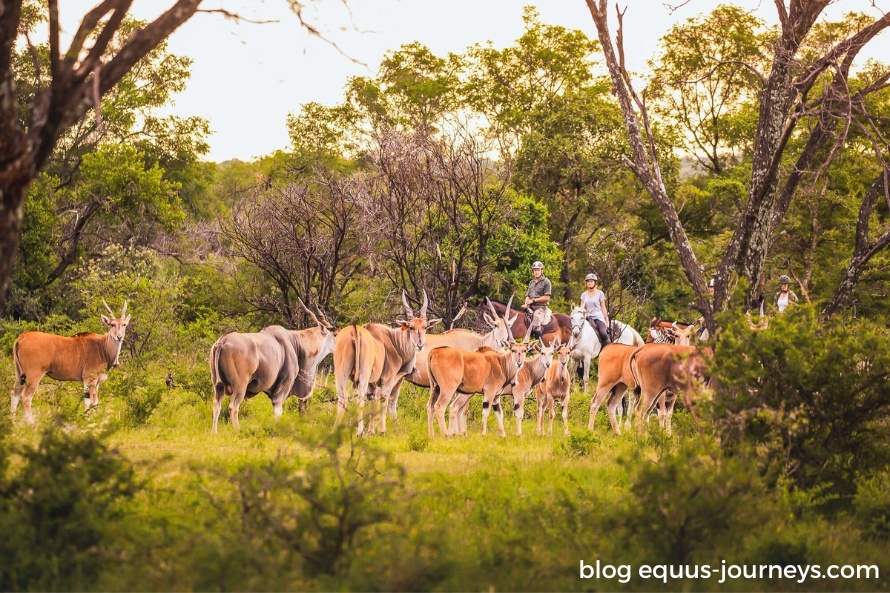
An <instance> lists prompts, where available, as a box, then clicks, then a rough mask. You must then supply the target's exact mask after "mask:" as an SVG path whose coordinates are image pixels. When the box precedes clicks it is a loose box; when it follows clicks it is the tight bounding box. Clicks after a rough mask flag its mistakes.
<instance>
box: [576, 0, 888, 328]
mask: <svg viewBox="0 0 890 593" xmlns="http://www.w3.org/2000/svg"><path fill="white" fill-rule="evenodd" d="M827 5H828V0H819V1H815V2H807V3H799V2H792V3H791V4H790V7H788V8H786V6H785V5H784V3H780V2H776V8H777V11H778V13H779V35H778V38H777V40H776V42H775V43H774V44H773V53H772V60H771V65H770V71H769V73H768V74H765V75H764V74H761V75H760V79H761V84H760V92H759V98H760V105H759V109H760V111H759V116H758V123H757V128H756V133H755V139H754V144H753V152H752V163H751V176H750V181H749V184H748V188H747V201H746V203H745V205H744V208H743V211H742V213H741V215H740V216H739V217H738V220H737V223H736V225H735V230H734V232H733V236H732V238H731V240H730V241H729V244H728V246H727V249H726V252H725V255H724V256H723V258H722V261H721V262H720V265H719V266H718V268H717V274H716V277H715V291H714V300H713V303H712V302H711V300H710V298H709V297H708V294H707V287H706V285H705V280H704V276H703V274H702V271H701V270H702V268H701V266H700V265H699V261H698V259H697V258H696V255H695V253H694V251H693V249H692V246H691V245H690V242H689V239H688V237H687V235H686V231H685V229H684V227H683V224H682V223H681V221H680V219H679V218H678V216H677V210H676V208H675V206H674V204H673V202H672V200H671V197H670V195H669V193H668V190H667V188H666V186H665V183H664V179H663V175H662V170H661V166H660V162H659V155H658V154H657V152H656V150H655V143H654V135H653V131H652V122H651V120H650V118H649V112H648V109H647V106H646V104H645V101H644V100H643V98H641V96H640V95H638V94H637V93H636V91H635V90H634V88H633V85H632V82H631V77H630V75H629V73H628V72H627V69H626V68H625V65H624V54H623V51H624V50H623V44H622V29H621V22H622V16H623V13H622V12H620V11H619V12H618V23H619V28H618V33H617V38H616V42H615V43H613V41H612V38H611V33H610V31H609V24H608V18H607V0H598V1H597V0H587V6H588V8H589V9H590V13H591V16H592V17H593V21H594V24H595V25H596V28H597V32H598V35H599V39H600V43H601V45H602V48H603V55H604V57H605V60H606V66H607V67H608V69H609V74H610V76H611V79H612V85H613V89H614V90H615V92H616V94H617V96H618V100H619V104H620V105H621V110H622V113H623V114H624V118H625V124H626V128H627V133H628V137H629V140H630V143H631V154H632V156H631V157H625V158H624V161H625V163H626V164H627V165H628V166H629V167H630V168H631V169H632V170H633V171H634V174H635V175H636V176H637V177H638V178H639V179H640V181H641V183H643V185H644V186H645V187H646V190H647V191H648V193H649V195H650V196H651V197H652V199H653V201H654V202H655V203H656V205H657V206H658V208H659V210H660V212H661V214H662V217H663V218H664V220H665V223H666V225H667V227H668V231H669V233H670V236H671V240H672V241H673V243H674V247H675V249H676V250H677V253H678V256H679V259H680V263H681V265H682V267H683V270H684V273H685V275H686V278H687V281H688V282H689V284H690V285H691V286H692V288H693V290H694V291H695V293H696V295H697V297H698V300H697V301H696V305H695V306H696V308H697V309H699V310H700V311H701V312H702V314H703V316H704V317H705V321H706V324H707V325H708V327H709V329H711V330H712V331H713V330H715V329H716V322H715V320H714V310H715V308H716V309H720V308H722V307H724V306H725V305H726V303H727V297H728V294H729V291H730V289H731V288H732V286H733V285H734V283H735V281H736V280H737V279H738V278H739V277H743V278H747V279H749V280H750V281H751V284H750V286H751V288H750V292H749V295H748V296H749V297H750V296H752V295H753V293H754V291H756V290H757V289H758V287H759V281H760V279H761V274H762V271H763V266H764V262H765V260H766V258H767V256H768V254H769V249H770V245H771V243H772V240H773V238H774V234H775V231H776V229H777V227H778V225H779V223H780V222H781V221H782V220H783V218H784V215H785V213H786V211H787V209H788V205H789V204H790V202H791V200H792V198H793V196H794V195H795V193H796V191H797V189H798V188H799V186H800V184H801V182H802V180H803V178H804V177H805V176H806V175H807V173H808V172H809V171H812V170H813V169H817V168H818V167H819V164H820V163H819V157H820V156H824V155H822V150H823V149H824V148H825V147H826V146H829V145H831V144H832V142H833V143H834V145H835V146H838V147H841V146H843V140H844V138H845V134H844V133H840V134H838V133H836V132H837V129H838V127H839V125H840V124H841V123H842V122H847V121H849V120H850V118H851V117H852V115H853V113H854V110H858V109H860V108H861V106H862V104H863V102H862V101H861V100H860V99H859V98H860V97H864V96H865V95H867V94H869V93H872V92H875V91H878V90H881V89H882V88H884V87H885V86H886V85H887V81H888V78H890V72H886V73H884V74H883V75H882V76H880V77H878V78H877V80H876V81H875V83H874V84H872V85H870V86H869V87H866V88H864V89H861V90H860V91H858V93H857V95H856V96H854V95H852V93H851V90H850V88H849V87H848V85H847V81H848V80H849V79H850V68H851V66H852V64H853V61H854V60H855V58H856V57H857V55H858V54H859V51H860V50H861V49H862V47H864V46H865V44H867V43H868V42H869V41H870V40H871V39H873V38H874V37H875V35H877V34H878V33H880V32H881V31H883V30H884V29H885V28H886V27H887V26H888V25H890V12H887V13H884V14H883V15H882V16H881V17H880V18H878V19H875V20H870V21H869V24H867V25H864V26H861V27H856V28H855V30H854V31H850V32H849V33H848V34H847V35H845V36H843V37H841V38H839V39H831V40H830V43H828V44H826V45H825V46H824V47H821V48H820V47H819V45H818V44H811V45H809V46H807V45H806V44H805V42H806V40H807V36H808V35H809V34H810V33H811V31H812V30H813V26H814V24H815V22H816V20H817V18H818V17H819V16H820V15H821V13H822V11H823V10H824V9H825V7H826V6H827ZM817 32H818V30H817ZM817 41H818V39H817ZM854 99H855V100H854ZM807 117H812V118H813V119H814V120H815V121H814V125H813V126H811V128H810V129H809V130H804V131H801V130H799V129H798V124H799V123H800V122H801V121H803V120H804V119H805V118H807ZM795 132H801V133H803V134H805V135H806V138H807V139H806V143H805V145H804V148H803V149H802V151H801V152H800V153H799V154H798V155H796V157H792V156H791V155H790V154H788V153H787V149H788V147H789V140H790V139H791V137H792V135H793V134H794V133H795ZM832 152H833V153H836V152H837V151H832ZM783 157H785V158H790V159H793V160H794V164H793V167H792V169H791V172H790V173H789V174H788V176H787V177H786V178H785V179H782V178H781V177H780V172H781V169H780V165H781V164H782V162H783ZM830 158H831V157H830ZM823 162H824V160H823ZM746 300H747V299H746Z"/></svg>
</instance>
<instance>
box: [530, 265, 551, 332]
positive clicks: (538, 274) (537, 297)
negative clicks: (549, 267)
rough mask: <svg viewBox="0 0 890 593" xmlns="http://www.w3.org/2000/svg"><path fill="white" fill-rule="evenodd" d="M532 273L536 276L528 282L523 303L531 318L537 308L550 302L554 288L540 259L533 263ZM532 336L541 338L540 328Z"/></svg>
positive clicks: (543, 306)
mask: <svg viewBox="0 0 890 593" xmlns="http://www.w3.org/2000/svg"><path fill="white" fill-rule="evenodd" d="M532 275H533V276H534V277H533V278H532V280H531V282H529V283H528V290H527V291H526V292H525V302H524V304H523V307H524V308H525V310H526V312H527V313H528V316H529V319H531V318H532V317H534V313H535V311H536V310H537V309H541V308H545V307H547V303H549V302H550V293H551V292H552V289H553V287H552V286H551V284H550V279H549V278H547V276H545V275H544V264H542V263H541V262H539V261H536V262H535V263H533V264H532ZM529 323H531V322H529ZM535 334H537V335H535ZM531 336H532V337H533V338H540V337H541V330H540V328H535V329H534V330H533V331H532V335H531Z"/></svg>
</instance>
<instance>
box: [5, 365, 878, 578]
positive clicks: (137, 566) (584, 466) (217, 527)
mask: <svg viewBox="0 0 890 593" xmlns="http://www.w3.org/2000/svg"><path fill="white" fill-rule="evenodd" d="M6 366H8V365H7V362H6V360H4V361H2V362H0V371H6V370H7V368H6ZM8 370H9V371H10V374H11V368H10V369H8ZM115 372H116V371H115ZM121 374H122V375H123V373H121ZM134 375H138V376H136V377H135V379H138V381H137V380H134V376H132V375H124V376H118V377H115V378H114V379H113V380H110V381H109V382H108V383H106V384H105V385H103V387H102V389H101V391H100V401H101V403H100V406H99V408H98V409H95V410H93V411H91V412H89V413H88V414H84V412H83V410H82V400H81V398H80V387H79V386H78V385H76V384H70V383H68V384H59V383H55V382H54V381H50V380H45V381H44V384H43V385H42V386H41V389H40V391H39V392H38V394H37V397H36V400H35V413H36V414H37V417H38V426H37V427H29V426H26V425H24V424H23V423H22V422H21V421H19V422H18V423H17V424H16V425H15V426H14V427H13V428H12V429H11V432H10V433H9V434H8V435H7V441H8V442H9V443H11V444H13V445H14V446H15V447H28V446H32V447H33V446H36V444H37V443H38V441H39V439H40V434H41V432H42V430H43V429H45V428H47V427H51V425H52V417H53V416H54V415H57V414H59V415H61V417H62V421H63V423H64V424H63V425H64V426H67V427H69V428H68V429H69V430H71V431H73V432H74V433H76V432H77V431H85V432H87V433H101V434H103V435H105V437H104V438H105V439H106V442H107V443H108V444H109V445H110V446H111V447H112V448H113V449H115V450H117V451H118V452H119V453H120V454H121V455H122V456H123V457H124V458H125V459H127V460H128V461H129V462H130V463H131V464H132V465H133V466H134V467H135V468H136V471H137V476H138V479H139V480H140V490H139V492H138V494H137V495H136V496H135V497H134V498H133V499H132V500H131V501H130V502H129V503H128V504H127V505H126V510H127V513H126V517H125V518H124V519H123V520H122V521H119V522H117V523H115V524H114V525H112V526H110V527H107V528H105V529H106V531H104V532H103V533H105V536H104V537H105V538H106V540H105V541H106V542H108V545H109V547H110V549H111V550H112V551H113V554H111V558H112V560H113V562H112V561H109V564H108V565H107V567H106V569H105V570H103V571H102V573H101V576H100V577H99V579H98V581H97V582H95V583H94V584H93V586H92V588H97V589H102V590H171V589H177V590H178V589H182V590H193V589H198V590H226V589H236V590H332V589H337V590H352V589H358V590H378V589H385V590H653V589H658V590H661V589H667V590H676V589H683V590H715V589H720V590H841V589H843V590H877V589H880V588H886V587H887V582H888V581H887V580H886V576H884V571H883V570H882V579H881V580H880V581H879V582H876V581H857V580H836V581H829V580H826V581H819V582H808V583H804V584H797V583H796V582H790V581H787V580H778V581H733V582H730V583H724V584H722V585H718V584H717V583H716V581H714V580H710V581H705V580H691V579H687V580H681V581H671V582H669V583H668V584H667V585H665V584H663V583H661V582H659V581H653V580H643V579H641V578H639V577H638V576H635V577H634V578H632V579H631V580H630V581H629V582H628V583H620V582H618V581H617V580H615V579H611V580H608V579H601V580H599V581H597V580H595V579H594V580H582V579H579V575H578V571H579V561H581V560H584V561H587V562H592V561H595V560H596V559H597V558H600V559H602V561H603V562H605V563H611V564H630V565H632V566H633V568H634V571H636V568H637V567H638V566H640V565H641V564H644V563H646V564H657V563H668V564H669V563H675V562H678V560H677V558H676V557H674V556H672V554H675V553H676V550H677V549H678V547H677V546H678V545H680V544H683V542H685V541H687V540H688V538H689V536H684V535H682V533H680V532H678V531H677V530H676V529H675V522H676V521H675V520H684V521H687V522H688V524H689V525H690V526H691V527H690V529H692V528H694V527H695V526H698V527H697V528H698V531H696V532H695V533H696V534H697V535H696V536H695V538H694V541H693V543H692V544H691V545H690V546H689V547H690V550H691V551H690V552H689V553H688V554H687V555H686V556H684V557H683V559H682V560H683V562H685V563H696V564H701V563H710V564H712V565H715V566H717V565H719V564H720V561H721V560H722V559H726V560H727V561H728V562H736V563H743V562H749V563H750V562H771V561H775V560H774V559H775V558H780V557H782V556H783V555H784V556H787V557H789V558H791V559H793V560H798V561H800V562H805V563H824V564H828V563H831V562H837V563H843V562H850V563H868V564H872V563H875V564H879V565H880V566H881V568H882V569H883V568H885V566H886V565H884V564H881V563H882V562H884V554H883V545H882V543H883V542H882V541H881V540H880V539H873V538H869V537H867V536H865V535H863V533H862V532H861V531H860V530H859V528H858V527H857V524H856V522H855V520H854V519H853V518H850V517H846V516H843V515H841V516H835V517H833V518H832V519H831V523H830V525H829V524H828V523H827V522H826V519H825V518H823V517H822V516H820V515H818V514H817V513H815V512H814V511H812V510H809V509H808V508H807V507H806V505H803V506H800V505H799V504H798V506H795V504H797V503H794V502H793V501H792V502H789V500H788V497H783V496H782V495H781V493H780V492H779V491H778V490H775V489H767V488H766V487H765V486H764V485H763V484H762V483H761V482H760V481H759V478H758V477H757V476H754V475H752V470H751V469H750V468H747V467H744V466H743V465H739V464H738V463H734V462H733V463H729V462H727V461H724V460H722V459H720V458H719V456H716V457H715V454H714V453H713V452H714V451H715V448H714V447H713V439H712V437H710V436H708V435H702V434H700V432H699V429H698V428H697V427H696V426H695V425H694V423H693V422H692V421H691V419H690V418H689V416H688V414H687V413H686V412H685V411H682V410H678V411H677V413H676V414H675V419H674V437H673V438H666V437H664V436H663V435H662V434H660V432H659V430H658V429H657V425H656V423H655V422H654V421H653V422H652V425H651V429H650V431H649V432H648V433H645V434H642V435H638V434H633V433H632V434H623V435H620V436H616V435H613V434H612V433H611V431H610V430H609V428H608V420H607V418H606V416H605V413H604V411H603V410H600V414H599V416H598V418H597V425H596V430H595V431H594V432H593V433H590V432H589V431H587V414H588V408H589V403H590V398H589V396H584V395H583V394H581V393H580V391H579V390H577V389H576V392H575V393H573V396H572V400H571V406H570V417H569V419H570V429H571V433H570V435H569V436H566V435H564V434H563V431H562V422H561V418H560V417H557V419H556V421H555V422H554V434H553V436H538V435H536V434H535V428H536V421H535V418H534V416H535V410H534V403H533V399H531V400H527V401H526V408H525V411H526V419H525V422H524V425H523V432H524V435H523V436H521V437H519V436H517V435H516V434H515V422H514V419H513V413H512V400H510V399H509V398H507V400H506V401H505V402H503V403H504V404H505V405H504V409H506V410H509V411H508V412H506V413H505V417H504V423H505V428H506V432H507V436H506V438H500V437H498V436H497V429H496V420H495V417H494V414H491V415H490V417H489V434H488V435H487V436H482V435H481V434H480V421H481V405H480V402H481V399H480V398H477V399H476V400H474V405H473V406H472V411H471V414H470V416H469V419H468V427H469V434H468V435H467V436H466V437H442V436H439V435H437V436H435V437H434V438H432V439H430V438H428V437H427V422H426V409H425V405H426V390H421V389H418V388H415V387H413V386H406V387H403V394H402V397H401V399H400V411H399V417H398V420H397V421H395V422H393V421H390V423H389V427H388V428H389V430H388V433H387V434H386V435H385V436H370V437H364V438H360V439H359V438H355V437H354V436H352V435H351V432H348V433H346V434H343V435H339V436H338V435H337V434H333V435H332V432H331V428H332V426H333V422H334V415H335V404H334V403H333V402H332V401H331V400H332V399H333V392H332V388H331V380H330V377H328V378H327V383H326V384H323V385H322V386H321V388H320V389H318V390H317V391H316V394H315V395H314V397H313V401H312V402H311V404H310V406H309V410H308V412H307V414H306V415H304V416H299V415H298V413H297V407H296V402H295V401H294V400H293V399H291V400H289V401H288V403H287V405H286V406H285V414H284V417H283V418H281V419H280V420H279V421H277V422H276V421H275V420H274V419H273V418H272V409H271V405H270V402H269V400H268V398H267V397H266V396H265V395H260V396H257V397H256V398H254V399H252V400H249V401H247V402H245V404H244V405H243V406H242V409H241V414H240V420H241V430H240V431H235V430H234V429H233V427H232V426H231V425H230V424H229V421H228V416H227V413H226V412H227V410H226V409H225V407H224V411H223V414H222V416H221V419H220V430H219V433H218V434H215V435H214V434H211V433H210V425H211V408H210V390H209V382H207V383H201V382H200V379H196V380H195V381H194V383H195V384H197V387H196V386H195V385H191V386H186V387H178V388H176V389H173V390H167V389H166V388H165V387H162V388H161V389H160V391H158V392H157V393H156V392H155V391H152V390H153V389H155V388H154V387H152V385H153V384H154V383H156V382H157V380H158V377H161V378H162V376H163V375H162V374H161V372H160V371H156V372H151V371H145V372H143V373H141V374H136V373H134ZM195 376H196V377H197V376H198V375H197V373H195ZM140 381H141V383H140ZM161 385H162V383H161ZM125 389H126V390H127V391H126V392H124V391H123V390H125ZM227 404H228V400H226V401H225V402H224V406H226V405H227ZM8 406H9V404H8V400H7V401H6V402H4V403H0V414H4V415H6V416H7V417H8ZM20 413H21V412H20ZM332 439H334V440H335V441H336V442H335V443H334V444H332V442H333V441H332ZM703 459H704V460H705V461H704V463H703V464H702V462H701V460H703ZM10 463H11V467H12V469H11V471H13V472H14V471H15V468H17V467H21V463H22V461H21V459H20V458H19V457H17V456H15V455H13V456H12V457H11V461H10ZM734 481H741V482H742V483H744V484H746V487H745V488H740V489H737V490H734V489H732V488H729V487H724V486H725V485H726V484H732V483H734ZM703 489H705V490H706V491H708V492H713V495H712V496H710V497H702V496H701V494H700V492H701V491H702V490H703ZM881 504H883V503H880V502H875V503H870V504H869V505H868V506H866V505H864V504H863V505H862V506H863V508H866V511H867V512H871V513H872V514H874V513H877V512H879V511H880V509H882V508H884V507H882V506H880V505H881ZM326 505H327V506H326ZM659 505H662V506H665V509H667V511H665V512H662V511H660V510H659V508H660V506H659ZM313 508H315V509H316V511H317V509H318V508H325V509H327V510H329V511H331V512H330V513H328V514H325V513H321V514H320V515H317V516H316V515H313V513H314V512H315V511H313ZM870 509H879V511H872V510H870ZM341 511H342V517H341V519H342V521H343V522H344V523H345V524H346V525H347V526H348V525H358V527H357V528H356V529H355V531H354V533H353V534H352V536H351V538H350V539H349V541H348V542H347V543H346V544H345V545H343V546H342V547H341V548H337V547H336V546H334V547H331V546H330V545H329V544H330V542H331V541H333V539H332V536H331V534H332V533H335V532H336V531H337V529H335V527H336V525H339V524H338V523H337V521H336V520H335V519H334V517H335V516H336V515H337V513H340V512H341ZM880 512H882V511H880ZM684 537H685V538H686V539H684ZM677 542H679V544H678V543H677ZM79 586H80V587H81V588H84V587H85V588H91V587H89V586H84V585H83V584H82V583H80V584H79Z"/></svg>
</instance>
